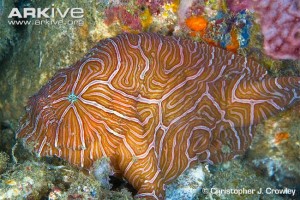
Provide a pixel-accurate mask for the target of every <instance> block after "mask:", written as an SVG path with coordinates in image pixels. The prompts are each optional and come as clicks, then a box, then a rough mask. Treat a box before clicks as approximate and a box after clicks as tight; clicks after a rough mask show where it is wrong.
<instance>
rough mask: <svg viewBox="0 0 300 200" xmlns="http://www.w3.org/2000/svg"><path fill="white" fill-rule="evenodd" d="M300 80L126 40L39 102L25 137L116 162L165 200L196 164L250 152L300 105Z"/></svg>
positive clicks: (40, 148)
mask: <svg viewBox="0 0 300 200" xmlns="http://www.w3.org/2000/svg"><path fill="white" fill-rule="evenodd" d="M299 82H300V78H297V77H277V78H274V77H270V76H269V75H268V74H267V72H266V70H265V69H264V68H263V67H262V66H260V65H259V64H258V63H256V62H254V61H253V60H251V59H248V58H245V57H243V56H239V55H236V54H233V53H231V52H228V51H225V50H222V49H220V48H217V47H213V46H208V45H207V44H204V43H199V42H194V41H192V40H188V39H182V38H178V37H164V36H161V35H158V34H154V33H140V34H122V35H119V36H117V37H114V38H109V39H105V40H102V41H100V42H99V43H98V44H97V45H96V46H95V47H94V48H92V49H91V50H90V52H89V53H88V54H87V55H86V56H85V57H84V58H82V59H81V60H79V61H78V62H77V63H75V64H74V65H72V66H71V67H69V68H66V69H62V70H60V71H58V72H57V73H56V74H55V75H54V77H53V78H52V79H51V80H50V81H49V82H48V83H47V84H46V85H44V86H43V87H42V88H41V90H40V91H39V92H38V93H37V94H35V95H34V96H32V97H31V98H30V99H29V101H28V105H27V109H26V114H25V116H24V117H23V118H22V119H21V121H20V129H19V131H18V133H17V137H18V138H23V141H24V142H25V143H26V144H27V145H31V146H32V147H33V148H32V149H33V151H34V152H36V154H37V155H38V156H57V157H59V158H62V159H64V160H66V161H68V162H69V163H71V164H73V165H75V166H78V167H80V168H85V169H90V168H91V166H92V164H93V162H95V161H96V160H97V159H100V158H101V157H108V158H110V162H111V166H112V168H113V171H114V173H115V174H116V175H119V176H122V177H124V178H125V179H126V180H127V181H128V182H129V183H131V184H132V186H133V187H134V188H135V189H136V190H137V191H138V194H137V197H144V198H147V199H164V196H165V186H166V184H168V183H170V182H171V181H173V180H174V179H176V177H178V176H179V175H180V174H182V173H183V172H184V171H185V170H187V169H188V168H190V167H192V166H194V165H195V164H197V163H199V162H206V163H210V164H215V163H220V162H224V161H227V160H230V159H232V158H234V157H236V156H237V155H241V154H243V153H244V152H245V150H246V149H247V148H248V147H249V145H250V144H251V140H252V138H253V134H254V126H255V125H256V124H257V123H258V122H260V121H262V120H264V119H267V118H268V117H269V116H272V115H274V114H275V113H277V112H279V111H282V110H284V109H285V108H286V107H287V106H290V105H292V104H293V103H294V102H295V101H296V100H297V99H299V96H298V95H299V85H300V83H299Z"/></svg>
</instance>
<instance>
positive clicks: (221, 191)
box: [202, 188, 296, 196]
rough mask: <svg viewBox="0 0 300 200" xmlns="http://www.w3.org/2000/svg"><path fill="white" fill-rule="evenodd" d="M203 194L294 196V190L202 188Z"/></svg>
mask: <svg viewBox="0 0 300 200" xmlns="http://www.w3.org/2000/svg"><path fill="white" fill-rule="evenodd" d="M202 193H203V194H215V195H222V194H223V195H224V194H236V195H243V194H250V195H251V194H278V195H279V194H286V195H292V196H295V193H296V189H290V188H284V189H275V188H258V189H249V188H235V189H230V188H202Z"/></svg>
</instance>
